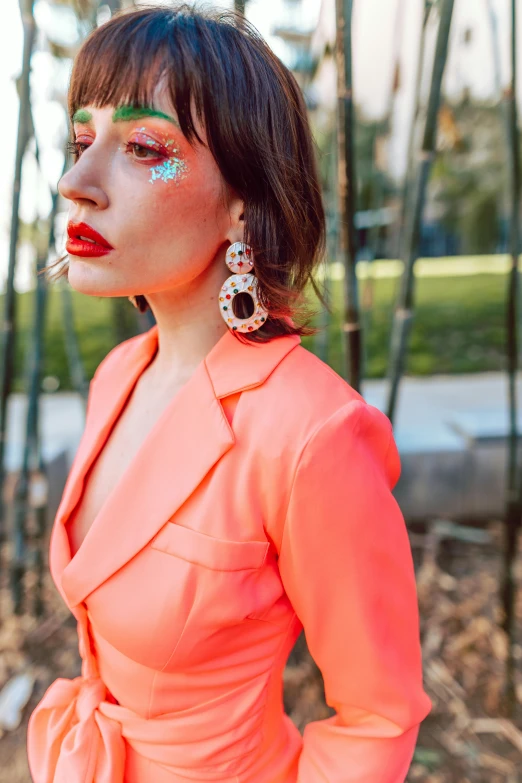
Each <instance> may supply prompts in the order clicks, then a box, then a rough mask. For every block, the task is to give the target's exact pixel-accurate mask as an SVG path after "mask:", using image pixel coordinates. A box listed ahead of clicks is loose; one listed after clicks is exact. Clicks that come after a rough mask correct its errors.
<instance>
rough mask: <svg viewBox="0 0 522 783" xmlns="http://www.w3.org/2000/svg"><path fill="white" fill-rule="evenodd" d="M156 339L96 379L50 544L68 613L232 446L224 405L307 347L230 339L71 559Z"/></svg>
mask: <svg viewBox="0 0 522 783" xmlns="http://www.w3.org/2000/svg"><path fill="white" fill-rule="evenodd" d="M157 339H158V336H157V326H153V327H152V328H151V329H150V330H149V331H148V332H146V333H145V334H144V335H139V336H138V337H136V338H133V339H131V340H130V341H128V342H127V343H125V344H124V345H122V346H121V348H118V349H117V350H116V351H115V354H114V356H113V357H111V358H109V360H108V363H107V365H106V366H105V367H104V368H103V372H102V373H100V376H99V377H98V378H97V379H96V381H95V386H94V388H93V393H92V399H91V401H90V404H89V410H88V414H87V421H86V427H85V432H84V435H83V438H82V441H81V443H80V446H79V448H78V452H77V454H76V457H75V459H74V462H73V465H72V467H71V471H70V474H69V477H68V480H67V483H66V487H65V489H64V493H63V497H62V501H61V503H60V506H59V509H58V512H57V515H56V520H55V524H54V526H53V535H52V540H51V553H50V560H51V568H52V571H53V577H54V580H55V582H56V584H57V585H58V586H59V589H60V592H61V594H62V597H63V598H64V600H65V601H66V603H68V604H69V606H70V607H73V606H77V605H78V604H80V603H81V602H82V601H83V600H84V599H85V598H86V596H87V595H88V594H89V593H90V592H92V591H93V590H94V589H95V588H96V587H98V586H99V585H100V584H102V583H103V582H104V581H105V580H106V579H108V578H109V577H110V576H111V575H112V574H113V573H115V572H116V571H117V570H118V569H119V568H121V567H122V566H124V565H125V563H127V562H128V561H129V560H130V559H131V558H132V557H134V556H135V555H136V554H137V553H138V552H139V551H140V550H141V549H142V548H143V547H144V546H146V544H148V542H149V541H150V540H151V539H152V538H153V537H154V536H155V534H156V533H157V532H158V531H159V529H160V528H161V527H162V526H163V525H164V524H165V522H166V521H167V520H168V519H169V518H170V517H171V516H172V515H173V514H174V513H175V512H176V510H177V509H178V508H179V507H180V506H181V505H182V503H184V502H185V500H186V499H187V498H188V497H189V496H190V495H191V494H192V493H193V492H194V490H195V489H196V488H197V486H198V485H199V484H200V483H201V481H202V480H203V478H204V477H205V475H206V474H207V473H208V472H209V471H210V470H211V468H212V467H213V466H214V465H215V464H216V462H217V461H218V460H219V459H220V458H221V457H222V456H223V455H224V454H225V453H226V452H227V451H228V450H229V449H230V448H231V447H232V446H233V445H234V442H235V438H234V433H233V431H232V429H231V427H230V425H229V423H228V420H227V418H226V416H225V414H224V411H223V408H222V406H221V403H220V399H221V398H223V397H226V396H227V395H229V394H234V393H235V392H239V391H242V390H245V389H248V388H252V387H254V386H258V385H259V384H261V383H263V382H264V381H265V380H266V378H267V377H268V376H269V375H270V373H271V372H272V370H273V369H274V368H275V367H276V366H277V364H279V362H280V361H281V360H282V359H283V358H284V356H286V354H287V353H288V352H289V351H291V350H292V349H293V348H294V347H295V346H296V345H297V344H298V343H299V342H300V338H299V336H295V335H289V336H284V337H278V338H275V339H273V340H271V341H270V342H268V343H264V344H253V343H249V344H247V345H245V344H243V343H241V342H239V341H238V340H237V339H236V338H235V337H234V336H233V335H232V334H231V333H230V332H226V333H225V334H224V335H223V336H222V337H221V338H220V340H219V341H218V342H217V343H216V345H215V346H214V347H213V348H212V350H211V351H210V352H209V354H208V355H207V356H206V358H205V359H204V360H203V361H202V362H201V363H200V365H199V366H198V368H197V369H196V371H195V372H194V374H193V375H192V377H191V378H190V379H189V381H188V382H187V383H186V384H185V385H184V386H183V387H182V388H181V389H180V391H179V392H178V393H177V394H176V395H175V397H174V398H173V399H172V400H171V402H170V403H169V404H168V406H167V408H166V409H165V410H164V411H163V413H162V414H161V416H160V418H159V419H158V420H157V421H156V423H155V425H154V426H153V428H152V429H151V430H150V432H149V433H148V435H147V437H146V438H145V440H144V442H143V444H142V445H141V447H140V449H139V450H138V453H137V454H136V455H135V457H134V458H133V460H132V462H131V464H130V466H129V467H128V468H127V470H126V472H125V474H124V475H123V477H122V478H121V479H120V481H118V483H117V485H116V486H115V487H114V489H113V491H112V492H111V494H110V495H109V497H108V498H107V500H106V502H105V503H104V505H103V506H102V508H101V510H100V512H99V513H98V515H97V516H96V518H95V519H94V521H93V523H92V526H91V528H90V529H89V531H88V533H87V535H86V536H85V538H84V541H83V542H82V545H81V546H80V548H79V550H78V551H77V552H76V554H75V556H74V558H72V560H71V556H70V547H69V541H68V536H67V532H66V530H65V522H66V521H67V518H68V516H69V515H70V513H71V511H72V510H73V508H74V506H75V505H76V503H77V502H78V500H79V498H80V497H81V493H82V489H83V484H84V481H85V476H86V473H87V471H88V470H89V468H90V466H91V465H92V464H93V462H94V460H95V459H96V457H97V455H98V454H99V453H100V451H101V449H102V447H103V445H104V443H105V441H106V440H107V437H108V435H109V433H110V430H111V428H112V426H113V424H114V422H115V421H116V419H117V418H118V415H119V413H120V411H121V410H122V408H123V407H124V405H125V402H126V400H127V398H128V396H129V394H130V392H131V391H132V388H133V386H134V384H135V383H136V381H137V380H138V378H139V376H140V374H141V372H142V371H143V370H144V369H145V367H146V366H147V364H148V363H149V362H150V361H151V359H152V358H153V356H154V353H155V351H156V348H157Z"/></svg>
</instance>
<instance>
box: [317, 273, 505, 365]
mask: <svg viewBox="0 0 522 783" xmlns="http://www.w3.org/2000/svg"><path fill="white" fill-rule="evenodd" d="M506 284H507V280H506V277H505V276H504V275H491V274H483V275H470V276H466V277H448V278H440V277H433V278H431V277H421V278H418V279H417V281H416V295H415V316H414V320H413V325H412V331H411V335H410V344H409V352H408V357H407V362H406V372H407V373H408V374H410V375H431V374H434V373H468V372H481V371H482V372H483V371H487V370H503V369H504V368H505V358H504V355H505V347H504V344H505V335H504V330H505V327H504V320H505V314H504V311H505V295H506ZM396 285H397V281H396V279H394V278H382V279H379V280H377V281H376V282H375V284H374V291H373V306H372V308H371V312H370V311H369V310H367V309H366V310H365V311H364V313H363V328H364V345H365V367H364V376H365V377H367V378H380V377H383V376H384V375H385V374H386V365H387V358H388V350H389V337H390V326H391V322H392V314H393V303H394V300H395V290H396ZM364 288H365V283H364V281H359V297H360V300H361V301H362V300H363V296H364V293H363V292H364ZM331 291H332V294H331V303H332V307H333V313H332V317H331V320H330V323H329V327H328V354H327V361H328V363H329V364H330V365H331V366H332V367H333V368H334V370H336V371H337V372H339V373H340V374H342V364H343V361H342V356H343V348H342V333H341V329H340V327H341V312H342V283H340V282H334V283H332V284H331ZM303 344H304V345H306V347H307V348H309V349H310V350H314V338H313V337H312V338H305V339H304V340H303Z"/></svg>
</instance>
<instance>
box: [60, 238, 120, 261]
mask: <svg viewBox="0 0 522 783" xmlns="http://www.w3.org/2000/svg"><path fill="white" fill-rule="evenodd" d="M65 249H66V251H67V252H68V253H70V254H71V255H73V256H88V257H89V258H93V257H97V256H104V255H106V254H107V253H110V252H111V250H112V248H111V247H105V246H104V245H99V244H98V243H97V242H89V241H87V240H86V239H78V238H76V237H75V238H73V239H71V238H69V239H68V240H67V242H66V243H65Z"/></svg>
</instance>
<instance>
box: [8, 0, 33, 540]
mask: <svg viewBox="0 0 522 783" xmlns="http://www.w3.org/2000/svg"><path fill="white" fill-rule="evenodd" d="M33 3H34V0H20V11H21V15H22V23H23V30H24V44H23V56H22V72H21V75H20V78H19V96H20V106H19V111H18V137H17V141H16V156H15V168H14V180H13V196H12V205H11V228H10V239H9V261H8V267H7V280H6V292H5V296H4V312H3V320H2V325H1V342H2V351H1V362H0V530H1V529H2V528H3V527H4V526H5V512H4V484H5V467H4V453H5V436H6V429H7V402H8V399H9V395H10V393H11V387H12V381H13V367H14V352H15V340H16V294H15V290H14V276H15V268H16V257H17V247H18V235H19V228H20V219H19V215H18V212H19V207H20V188H21V179H22V161H23V158H24V153H25V150H26V148H27V144H28V142H29V139H30V137H31V120H30V88H29V76H30V71H31V54H32V51H33V46H34V41H35V31H36V27H35V20H34V16H33Z"/></svg>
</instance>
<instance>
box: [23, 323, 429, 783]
mask: <svg viewBox="0 0 522 783" xmlns="http://www.w3.org/2000/svg"><path fill="white" fill-rule="evenodd" d="M157 339H158V338H157V327H156V326H154V327H153V328H152V329H150V330H149V331H148V332H146V333H145V334H141V335H138V336H137V337H133V338H131V339H130V340H126V341H125V342H123V343H121V344H120V345H118V346H117V347H116V348H114V349H113V350H112V351H111V352H110V353H109V354H108V355H107V356H106V358H105V359H104V360H103V361H102V362H101V364H100V365H99V367H98V369H97V371H96V373H95V376H94V379H93V382H92V384H91V389H90V394H89V401H88V407H87V418H86V426H85V430H84V434H83V437H82V440H81V443H80V446H79V448H78V451H77V454H76V456H75V459H74V462H73V465H72V467H71V471H70V473H69V476H68V479H67V483H66V486H65V489H64V493H63V497H62V500H61V503H60V506H59V509H58V512H57V515H56V519H55V521H54V525H53V530H52V535H51V541H50V569H51V574H52V577H53V580H54V582H55V584H56V587H57V588H58V590H59V591H60V593H61V595H62V597H63V600H64V601H65V602H66V604H67V606H68V607H69V608H70V610H71V612H72V613H73V614H74V616H75V617H76V619H77V621H78V634H79V647H80V653H81V656H82V674H81V676H79V677H76V678H75V679H73V680H66V679H57V680H56V681H55V682H54V683H52V684H51V686H50V687H49V688H48V689H47V691H46V693H45V694H44V696H43V698H42V700H41V701H40V703H39V704H38V705H37V707H36V709H35V710H34V711H33V713H32V714H31V716H30V720H29V727H28V737H27V747H28V758H29V765H30V770H31V774H32V776H33V780H34V781H35V783H122V782H123V781H124V782H125V783H187V782H188V781H193V782H194V783H204V782H206V781H218V782H219V783H402V782H403V781H404V779H405V777H406V774H407V771H408V767H409V765H410V762H411V759H412V756H413V751H414V747H415V743H416V739H417V735H418V730H419V723H420V722H421V721H422V720H423V718H424V717H425V716H426V715H427V714H428V713H429V711H430V708H431V706H432V704H431V701H430V699H429V697H428V696H427V694H426V693H425V691H424V690H423V684H422V666H421V647H420V641H419V618H418V606H417V594H416V585H415V578H414V570H413V562H412V557H411V549H410V545H409V540H408V535H407V531H406V526H405V524H404V519H403V517H402V515H401V512H400V510H399V507H398V505H397V503H396V501H395V499H394V497H393V495H392V492H391V490H392V488H393V487H394V485H395V483H396V481H397V479H398V477H399V472H400V465H399V456H398V453H397V449H396V446H395V442H394V439H393V436H392V428H391V425H390V422H389V420H388V418H387V417H386V416H385V415H384V414H383V413H381V412H380V411H379V410H378V409H377V408H375V407H372V406H371V405H369V404H367V403H366V402H365V401H364V400H363V398H362V397H361V396H360V395H359V394H358V393H357V392H356V391H354V389H352V388H351V387H350V386H349V385H348V384H347V383H346V382H345V381H344V380H342V379H341V378H340V376H338V375H337V374H336V373H335V372H333V370H331V369H330V368H329V367H328V366H327V365H326V364H324V363H323V362H321V361H320V360H319V359H318V358H317V357H315V356H314V355H313V354H312V353H310V352H309V351H307V350H306V349H305V348H303V346H302V345H300V342H301V341H300V338H299V337H297V336H293V335H292V336H284V337H278V338H275V339H273V340H271V341H270V342H269V343H265V344H262V345H259V344H255V345H254V344H249V345H245V344H243V343H241V342H239V341H238V340H237V339H236V338H235V337H234V336H233V335H232V334H231V333H230V332H227V333H225V334H224V335H223V336H222V337H221V338H220V340H219V341H218V342H217V344H216V345H215V346H214V347H213V348H212V350H211V351H210V353H209V354H208V355H207V356H206V358H205V359H204V360H203V361H202V362H201V363H200V365H199V366H198V368H197V370H196V371H195V373H194V374H193V376H192V377H191V378H190V380H189V381H188V382H187V383H186V384H185V386H184V387H183V388H182V389H181V390H180V391H179V392H178V393H177V394H176V395H175V396H174V397H173V399H172V400H171V402H170V403H169V405H168V406H167V408H166V409H165V411H164V412H163V413H162V415H161V416H160V419H159V420H158V421H157V422H156V424H155V426H153V428H152V430H151V431H150V432H149V434H148V435H147V437H146V439H145V441H144V442H143V444H142V446H141V447H140V450H139V451H138V453H137V455H136V456H135V458H134V459H133V461H132V463H131V465H130V467H129V468H128V470H127V472H126V473H125V475H124V476H123V477H122V479H121V480H120V481H119V482H118V483H117V484H116V486H115V487H114V488H113V490H112V492H111V494H110V496H109V497H108V499H107V500H106V502H105V504H104V506H103V508H102V509H101V511H100V512H99V514H98V515H97V517H96V519H95V520H94V522H93V524H92V527H91V528H90V529H89V531H88V533H87V535H86V537H85V539H84V541H83V543H82V545H81V547H80V548H79V550H78V552H77V553H76V554H75V556H74V557H73V558H72V559H71V553H70V548H69V540H68V534H67V530H66V528H65V523H66V521H67V518H68V516H69V515H70V514H71V511H72V510H73V509H74V507H75V505H76V504H77V503H79V502H80V500H81V497H82V486H83V482H84V477H85V475H86V473H87V471H88V469H89V467H90V466H91V465H92V464H93V462H94V460H95V459H96V457H97V455H98V454H99V453H100V451H101V449H102V448H103V445H104V443H105V441H106V439H107V437H108V434H109V432H110V430H111V428H112V427H113V425H114V423H115V422H116V420H117V418H118V415H119V414H120V412H121V411H122V410H123V408H124V405H125V403H126V401H127V399H128V398H129V395H130V393H131V391H132V389H133V387H134V385H135V383H136V381H137V380H138V378H139V376H140V374H141V373H142V371H143V370H144V369H145V367H146V366H147V365H148V364H149V362H150V361H151V359H152V357H153V356H154V353H155V351H156V349H157ZM303 627H304V631H305V636H306V640H307V643H308V647H309V649H310V652H311V655H312V656H313V658H314V659H315V661H316V662H317V664H318V666H319V668H320V670H321V672H322V675H323V678H324V687H325V695H326V701H327V703H328V704H329V705H330V706H331V707H332V708H334V710H335V714H334V715H333V716H332V717H329V718H327V719H325V720H318V721H314V722H311V723H309V724H308V725H307V726H306V727H305V730H304V734H303V735H301V734H300V733H299V731H298V730H297V728H296V726H295V725H294V723H293V722H292V721H291V720H290V718H289V717H288V716H287V715H286V714H285V711H284V705H283V685H282V683H283V678H282V675H283V670H284V667H285V663H286V661H287V658H288V655H289V653H290V651H291V649H292V647H293V645H294V643H295V641H296V639H297V637H298V635H299V633H300V632H301V630H302V629H303Z"/></svg>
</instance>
